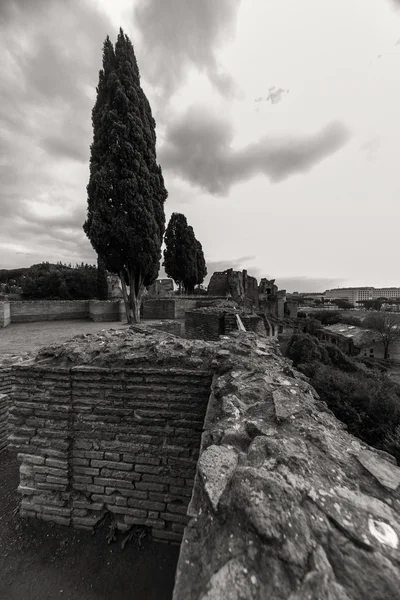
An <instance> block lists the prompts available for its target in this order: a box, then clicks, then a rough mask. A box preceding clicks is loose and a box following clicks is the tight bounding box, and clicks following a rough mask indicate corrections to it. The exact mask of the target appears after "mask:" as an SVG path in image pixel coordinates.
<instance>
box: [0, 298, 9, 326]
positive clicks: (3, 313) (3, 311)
mask: <svg viewBox="0 0 400 600" xmlns="http://www.w3.org/2000/svg"><path fill="white" fill-rule="evenodd" d="M10 321H11V316H10V303H9V302H8V301H4V302H3V301H1V302H0V329H4V327H7V325H9V324H10Z"/></svg>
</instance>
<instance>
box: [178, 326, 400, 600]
mask: <svg viewBox="0 0 400 600" xmlns="http://www.w3.org/2000/svg"><path fill="white" fill-rule="evenodd" d="M219 345H220V348H221V349H224V350H226V351H228V352H229V358H226V359H225V360H226V361H227V362H228V364H229V363H230V367H231V368H230V369H229V370H227V371H226V372H224V370H225V369H224V366H223V364H222V365H220V367H219V372H217V373H216V374H215V375H214V379H213V384H212V388H211V396H210V402H209V406H208V411H207V416H206V421H205V432H204V433H203V436H202V446H201V451H200V459H199V466H198V472H197V475H196V479H195V486H194V491H193V496H192V500H191V503H190V505H189V515H190V517H191V520H190V522H189V524H188V526H187V528H186V529H185V534H184V538H183V542H182V546H181V553H180V559H179V563H178V571H177V579H176V585H175V591H174V600H191V599H193V600H195V599H196V600H206V599H207V600H211V599H213V600H217V599H219V598H223V599H230V600H231V599H232V600H239V599H254V600H255V599H257V600H258V599H260V600H261V599H264V598H273V599H274V600H280V599H282V600H283V599H285V600H306V599H307V600H322V599H325V598H326V599H332V600H333V599H337V600H338V599H341V600H365V599H366V598H368V600H383V599H385V600H386V599H394V598H396V599H398V598H400V569H399V566H400V548H399V537H400V485H399V480H398V473H399V469H398V467H396V465H395V461H394V459H393V457H390V456H389V455H387V454H386V453H383V452H379V451H377V450H374V449H372V448H368V447H367V446H366V444H364V443H362V442H360V441H359V440H357V439H356V438H354V437H352V436H350V435H349V434H348V433H347V432H346V431H345V427H344V426H343V425H342V424H341V423H340V422H338V421H337V420H336V419H335V417H334V416H333V415H332V413H331V412H330V411H329V410H328V409H327V408H326V406H325V404H324V403H322V402H320V401H319V399H318V395H317V394H316V392H315V391H314V390H313V388H312V387H311V386H310V385H309V384H308V383H307V380H306V378H305V377H304V376H302V375H300V374H299V373H297V372H296V371H295V370H294V369H293V368H292V367H291V366H290V364H289V363H288V361H286V360H285V359H283V358H282V357H281V355H280V353H279V351H278V350H277V346H276V343H275V341H274V340H262V341H261V340H260V338H258V339H257V338H256V337H255V336H254V334H250V333H247V334H243V333H237V334H235V337H234V339H233V340H223V341H221V343H220V344H219ZM221 371H222V373H221ZM235 456H236V458H235ZM366 457H367V458H366ZM371 457H372V458H371ZM204 462H205V464H206V469H205V467H204V464H203V463H204ZM235 463H236V466H235ZM361 463H362V464H361ZM219 472H220V473H221V475H220V477H218V473H219ZM204 475H206V476H204Z"/></svg>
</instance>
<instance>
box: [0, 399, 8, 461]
mask: <svg viewBox="0 0 400 600" xmlns="http://www.w3.org/2000/svg"><path fill="white" fill-rule="evenodd" d="M8 406H9V397H8V396H7V395H6V394H2V393H1V392H0V452H2V451H3V450H4V449H5V448H6V447H7V437H8Z"/></svg>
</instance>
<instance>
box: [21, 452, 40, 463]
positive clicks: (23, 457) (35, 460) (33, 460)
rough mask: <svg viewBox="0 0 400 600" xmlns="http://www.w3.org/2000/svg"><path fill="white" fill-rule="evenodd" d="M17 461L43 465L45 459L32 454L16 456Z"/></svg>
mask: <svg viewBox="0 0 400 600" xmlns="http://www.w3.org/2000/svg"><path fill="white" fill-rule="evenodd" d="M17 459H18V460H19V461H21V462H26V463H29V464H31V465H44V462H45V458H44V456H34V455H32V454H23V453H19V454H17Z"/></svg>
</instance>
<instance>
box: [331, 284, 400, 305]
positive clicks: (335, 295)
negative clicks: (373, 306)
mask: <svg viewBox="0 0 400 600" xmlns="http://www.w3.org/2000/svg"><path fill="white" fill-rule="evenodd" d="M325 298H326V299H328V300H333V299H339V298H340V299H341V300H347V301H348V302H350V303H351V304H353V305H354V306H357V302H360V301H362V300H377V299H378V298H388V299H393V298H400V287H390V288H374V287H349V288H336V289H333V290H326V292H325Z"/></svg>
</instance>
